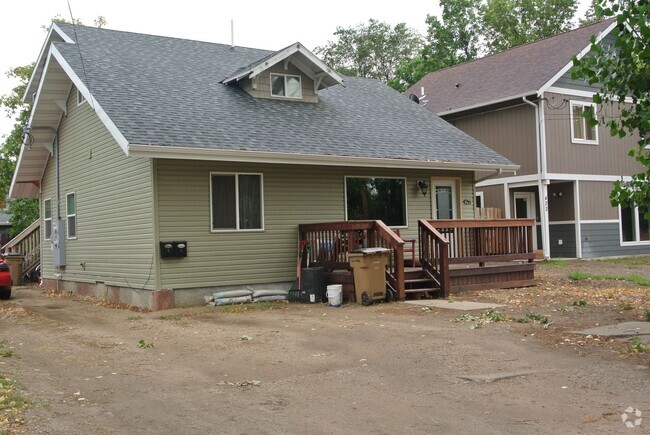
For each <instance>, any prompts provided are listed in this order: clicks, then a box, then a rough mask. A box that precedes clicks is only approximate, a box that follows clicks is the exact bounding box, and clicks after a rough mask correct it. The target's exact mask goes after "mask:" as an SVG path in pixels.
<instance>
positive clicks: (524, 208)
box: [515, 192, 537, 249]
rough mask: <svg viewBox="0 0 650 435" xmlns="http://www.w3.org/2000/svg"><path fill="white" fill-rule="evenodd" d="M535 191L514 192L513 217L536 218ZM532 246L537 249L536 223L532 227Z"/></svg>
mask: <svg viewBox="0 0 650 435" xmlns="http://www.w3.org/2000/svg"><path fill="white" fill-rule="evenodd" d="M536 218H537V213H536V212H535V193H534V192H515V219H536ZM533 248H534V249H537V225H535V226H534V227H533Z"/></svg>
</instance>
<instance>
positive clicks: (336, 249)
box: [298, 220, 406, 300]
mask: <svg viewBox="0 0 650 435" xmlns="http://www.w3.org/2000/svg"><path fill="white" fill-rule="evenodd" d="M298 232H299V236H300V240H301V241H302V240H305V241H307V242H308V243H309V245H310V246H311V249H310V252H309V254H305V255H304V260H305V262H309V264H310V265H312V266H315V267H318V266H321V267H325V268H327V269H332V270H334V269H340V268H342V267H345V268H346V269H349V267H350V266H349V261H348V253H349V252H350V251H353V250H355V249H359V248H364V247H382V248H387V249H390V250H391V254H390V256H389V259H388V264H387V266H386V267H387V273H386V276H387V279H388V281H389V284H390V285H391V286H392V287H393V288H394V289H395V290H396V291H397V294H398V298H399V299H400V300H404V299H405V298H406V291H405V284H404V241H403V240H402V239H401V238H400V237H399V236H398V235H397V234H395V233H394V232H393V231H392V230H391V229H390V228H389V227H388V226H387V225H386V224H384V223H383V222H382V221H380V220H375V221H339V222H323V223H316V224H300V225H298Z"/></svg>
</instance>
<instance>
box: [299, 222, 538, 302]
mask: <svg viewBox="0 0 650 435" xmlns="http://www.w3.org/2000/svg"><path fill="white" fill-rule="evenodd" d="M533 225H534V221H533V220H532V219H491V220H487V219H471V220H469V219H468V220H435V221H434V220H420V221H419V222H418V249H417V251H418V255H417V258H418V261H417V265H418V267H416V268H412V267H406V266H405V263H404V241H403V240H402V239H401V238H400V237H399V236H397V235H396V234H395V233H394V232H393V231H391V230H390V228H388V227H387V226H386V225H385V224H384V223H383V222H381V221H346V222H327V223H322V224H307V225H300V226H299V232H300V240H304V241H306V242H307V243H308V244H309V245H310V246H311V247H312V249H311V250H310V252H309V259H308V260H307V257H306V256H305V258H304V264H303V266H304V265H306V264H307V261H308V262H309V264H311V265H312V266H314V267H324V268H325V269H326V270H327V274H326V281H327V282H328V284H342V285H343V292H344V298H345V300H352V299H353V295H354V280H353V277H352V273H351V271H350V265H349V262H348V257H347V254H348V252H350V251H351V250H354V249H356V248H359V247H376V246H379V247H385V248H388V249H390V250H391V252H390V255H389V261H388V265H387V269H386V278H387V286H388V287H389V288H390V289H393V290H395V291H396V292H397V295H398V298H399V300H404V299H405V298H406V297H407V295H408V294H417V295H419V294H421V293H428V294H431V295H434V296H437V297H443V298H446V297H448V296H449V293H450V292H452V291H453V292H459V291H467V290H481V289H490V288H512V287H525V286H530V285H534V284H535V264H534V263H533V260H534V258H535V252H534V251H533Z"/></svg>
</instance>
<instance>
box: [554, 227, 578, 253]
mask: <svg viewBox="0 0 650 435" xmlns="http://www.w3.org/2000/svg"><path fill="white" fill-rule="evenodd" d="M549 236H550V241H549V244H550V247H551V257H553V258H575V257H577V254H576V227H575V225H574V224H556V225H550V227H549ZM560 240H562V244H561V245H560V242H559V241H560Z"/></svg>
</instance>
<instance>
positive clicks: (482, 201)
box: [474, 192, 485, 209]
mask: <svg viewBox="0 0 650 435" xmlns="http://www.w3.org/2000/svg"><path fill="white" fill-rule="evenodd" d="M484 193H485V192H474V209H477V208H485V195H484ZM477 198H481V206H480V207H477V206H476V202H477V201H476V199H477Z"/></svg>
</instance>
